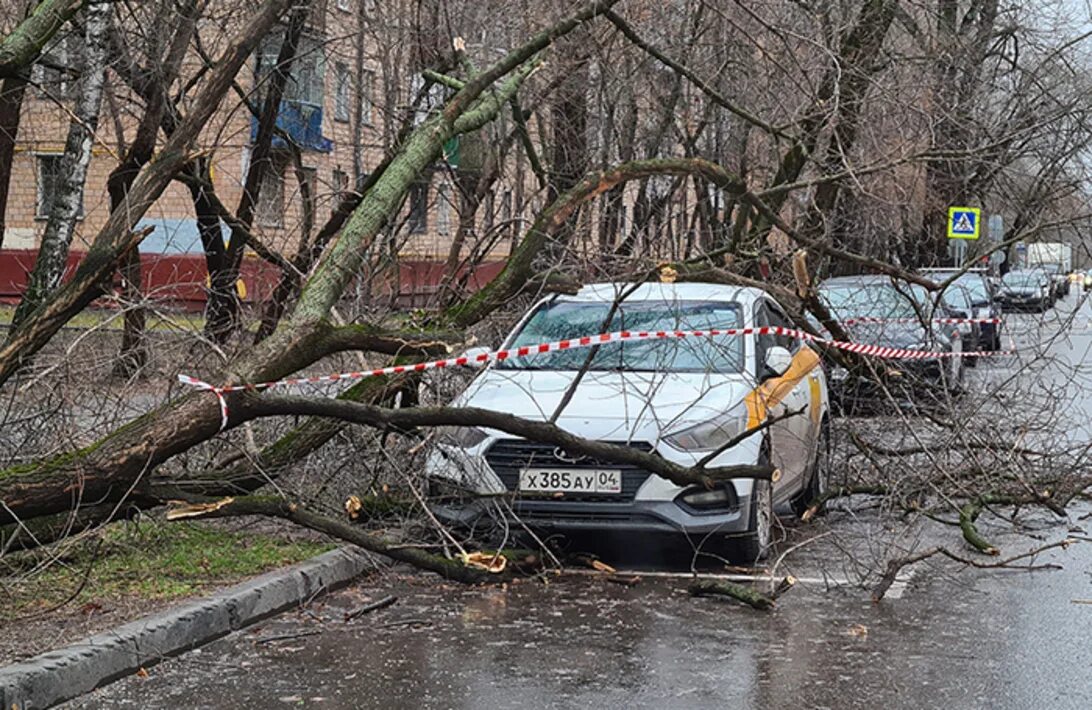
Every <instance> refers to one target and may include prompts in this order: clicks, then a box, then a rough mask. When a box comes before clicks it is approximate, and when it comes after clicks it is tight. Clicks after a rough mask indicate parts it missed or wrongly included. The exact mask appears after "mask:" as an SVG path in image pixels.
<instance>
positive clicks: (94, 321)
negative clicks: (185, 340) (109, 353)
mask: <svg viewBox="0 0 1092 710" xmlns="http://www.w3.org/2000/svg"><path fill="white" fill-rule="evenodd" d="M14 317H15V306H11V305H0V326H2V325H11V321H12V318H14ZM66 325H67V326H69V327H73V328H101V329H103V330H121V329H122V328H123V326H124V316H123V313H122V311H118V310H111V309H103V308H88V309H87V310H83V311H80V312H79V313H77V314H76V315H74V316H73V317H72V319H71V320H69V321H68V323H66ZM204 327H205V317H204V315H202V314H200V313H186V312H178V313H162V314H159V313H149V314H148V323H147V328H148V330H151V331H192V332H198V333H199V332H201V331H202V330H203V329H204Z"/></svg>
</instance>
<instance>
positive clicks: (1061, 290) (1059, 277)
mask: <svg viewBox="0 0 1092 710" xmlns="http://www.w3.org/2000/svg"><path fill="white" fill-rule="evenodd" d="M1032 269H1033V270H1037V271H1042V272H1044V273H1045V274H1046V275H1047V276H1048V277H1049V278H1050V285H1051V289H1052V290H1053V292H1054V295H1053V299H1054V300H1055V301H1057V300H1058V299H1059V298H1067V297H1068V296H1069V274H1067V273H1065V272H1064V271H1062V265H1061V264H1047V263H1044V264H1036V265H1035V266H1033V267H1032Z"/></svg>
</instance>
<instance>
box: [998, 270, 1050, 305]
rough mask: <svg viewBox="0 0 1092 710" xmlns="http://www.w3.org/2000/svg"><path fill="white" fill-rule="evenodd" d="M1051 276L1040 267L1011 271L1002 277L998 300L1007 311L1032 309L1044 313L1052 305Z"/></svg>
mask: <svg viewBox="0 0 1092 710" xmlns="http://www.w3.org/2000/svg"><path fill="white" fill-rule="evenodd" d="M1050 291H1051V288H1050V277H1049V276H1047V275H1046V273H1045V272H1043V271H1042V270H1039V269H1027V270H1023V269H1022V270H1018V271H1010V272H1009V273H1007V274H1005V275H1004V276H1003V277H1002V278H1001V292H1000V293H998V294H997V300H998V301H1000V302H1001V307H1002V308H1003V309H1004V310H1006V311H1017V310H1032V311H1037V312H1039V313H1042V312H1043V311H1045V310H1046V309H1048V308H1050V306H1051V302H1052V301H1051V296H1050Z"/></svg>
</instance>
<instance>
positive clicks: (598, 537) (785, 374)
mask: <svg viewBox="0 0 1092 710" xmlns="http://www.w3.org/2000/svg"><path fill="white" fill-rule="evenodd" d="M623 295H624V298H623V299H622V300H621V301H620V303H618V304H617V308H616V309H614V307H615V305H616V302H617V301H619V299H620V298H621V297H622V296H623ZM612 309H614V313H613V315H612ZM762 325H785V326H787V325H789V319H788V318H787V316H786V315H785V312H784V310H783V309H782V308H781V306H780V305H778V304H777V303H776V302H775V301H774V300H773V299H772V298H771V297H770V296H769V294H767V293H765V292H763V291H761V290H758V289H753V288H737V287H731V286H722V285H710V284H696V283H695V284H659V283H657V284H644V285H639V286H633V285H627V284H597V285H590V286H586V287H584V288H582V289H581V290H580V291H579V293H577V294H576V295H573V296H551V297H549V298H546V299H544V300H542V301H540V302H539V303H537V304H536V305H535V306H534V307H533V308H532V309H531V310H530V312H529V313H528V314H526V315H525V316H524V318H523V319H522V320H521V321H520V323H519V324H518V325H517V326H516V328H515V330H514V332H513V333H512V334H511V335H510V336H509V337H508V338H507V340H506V341H505V343H504V345H503V347H504V348H512V347H518V346H524V345H537V344H539V343H543V342H551V341H557V340H559V339H564V338H575V337H579V336H585V335H590V334H596V333H600V332H605V331H618V330H623V329H624V330H630V331H634V330H641V331H658V330H672V331H674V330H708V329H710V328H718V329H726V328H742V327H746V326H762ZM589 353H590V351H589V350H587V349H581V350H564V351H559V352H548V353H540V354H534V355H531V356H528V357H524V358H520V359H509V360H505V361H503V362H497V363H494V364H492V365H490V366H489V367H487V368H486V369H485V370H484V371H483V372H482V373H481V374H480V375H479V376H478V377H477V378H476V379H475V380H474V381H473V382H472V383H471V384H470V386H469V388H468V389H467V390H466V391H465V392H463V393H462V394H461V395H460V396H459V397H457V398H456V399H455V401H454V402H453V405H454V406H466V407H480V408H484V409H490V410H495V411H502V412H508V413H511V414H515V415H518V416H520V417H525V418H529V419H535V420H540V421H541V420H549V419H550V418H551V417H552V416H553V415H554V413H555V410H557V409H558V407H559V403H561V402H562V401H563V398H565V397H566V396H568V395H569V394H571V400H569V401H568V403H567V404H566V405H565V406H564V407H563V408H562V410H561V412H560V414H559V415H558V416H557V418H556V423H557V425H558V426H560V427H561V428H563V429H565V430H567V431H570V432H572V433H573V434H577V435H579V436H581V437H585V438H588V439H594V440H599V441H607V442H614V443H617V444H621V445H624V446H631V447H635V448H638V449H640V450H642V451H646V452H650V453H653V454H655V455H656V456H661V457H663V458H665V459H667V460H669V461H672V462H674V463H676V464H679V465H681V466H688V467H689V466H694V465H695V464H697V463H698V462H699V461H701V460H702V459H704V458H706V457H710V456H711V460H710V461H709V462H708V466H709V467H715V466H729V465H738V464H746V465H753V464H762V463H766V462H770V463H772V464H773V465H774V466H776V467H777V468H778V469H779V470H780V472H781V474H782V475H781V478H780V479H779V480H777V481H776V482H774V483H772V484H771V483H770V482H768V481H765V480H752V479H736V480H732V481H726V482H724V483H723V484H721V485H719V486H718V487H716V488H714V489H712V490H708V489H705V488H702V487H697V486H686V487H684V486H679V485H676V484H675V483H672V482H671V481H668V480H667V479H664V478H661V477H660V476H657V475H654V474H650V473H649V472H648V471H645V470H642V469H641V468H638V467H636V466H631V465H625V464H617V463H613V462H611V461H608V460H597V459H594V458H592V457H589V456H586V455H583V454H581V453H579V452H570V451H565V450H563V449H561V448H559V447H556V446H553V445H550V444H543V443H537V442H533V441H527V440H523V439H518V438H514V437H512V436H511V435H508V434H505V433H503V432H500V431H493V430H488V429H478V428H474V427H463V428H457V429H455V430H454V431H449V432H447V434H446V435H445V436H444V437H443V438H442V443H440V444H438V445H437V447H436V448H435V450H434V451H433V452H432V454H431V455H430V457H429V459H428V462H427V473H428V475H429V477H430V483H431V486H430V490H432V492H433V493H434V494H435V493H440V494H441V495H442V494H443V493H445V492H446V493H452V492H455V493H456V494H458V493H462V494H464V495H462V496H459V497H458V500H457V502H451V499H450V498H449V499H448V501H447V502H438V503H436V504H435V506H434V511H435V512H436V513H437V514H438V515H439V516H440V517H441V518H442V519H445V520H446V521H448V522H460V523H466V524H471V523H473V522H474V521H476V520H477V521H480V519H481V517H482V516H483V515H485V514H486V513H487V512H488V511H490V510H494V511H495V510H496V509H497V507H498V506H496V498H497V497H498V496H499V497H500V498H502V499H510V500H511V501H512V505H511V508H510V513H511V514H514V515H515V516H518V517H519V519H520V520H521V521H522V522H523V523H524V524H526V525H527V526H529V528H530V529H531V530H533V531H535V532H536V533H538V534H539V535H541V536H548V537H550V538H552V539H557V538H562V539H568V540H577V539H581V540H587V539H589V538H591V539H592V540H593V541H597V542H601V541H605V540H607V539H608V538H610V539H613V540H614V541H621V542H622V543H623V544H625V545H629V546H633V545H635V544H638V540H642V541H645V542H647V541H648V540H649V539H652V540H653V541H655V542H667V541H674V542H678V541H680V540H687V539H688V540H689V543H690V544H691V545H694V546H698V545H701V546H702V547H703V549H709V548H715V549H717V551H718V553H719V554H727V555H729V556H732V557H734V558H735V559H738V560H749V561H753V560H754V559H756V558H759V557H761V556H762V555H763V554H764V552H765V550H766V548H767V546H768V545H769V544H770V541H771V536H772V523H773V521H774V520H775V518H774V513H773V511H774V506H775V505H777V504H781V503H791V504H792V505H793V506H794V508H795V509H796V511H797V512H803V511H804V510H805V509H806V507H807V504H808V503H809V502H810V501H812V500H813V499H814V497H815V496H816V495H817V494H818V493H819V491H820V489H821V488H822V486H823V485H824V483H823V481H824V478H825V476H826V474H827V471H828V467H827V466H826V460H827V452H828V431H829V427H828V421H827V417H828V412H829V406H828V400H827V385H826V380H825V377H824V374H823V370H822V367H820V366H819V356H818V355H817V354H816V352H815V351H814V350H813V349H812V348H811V347H810V346H809V345H807V344H806V343H804V342H801V341H800V340H799V339H796V338H793V337H789V336H774V335H764V336H748V337H743V336H719V337H687V338H681V339H662V340H647V341H636V342H635V341H628V342H613V343H609V344H606V345H602V346H600V347H599V348H598V351H597V352H595V354H594V357H593V358H592V359H591V362H590V365H589V366H588V367H587V371H586V372H585V373H584V374H583V375H581V374H580V371H581V369H582V367H583V366H584V365H585V364H586V362H587V359H588V357H589ZM570 390H571V393H570ZM786 411H791V412H794V413H795V414H794V415H793V416H788V417H786V418H784V419H778V420H777V421H776V423H774V424H773V425H772V426H770V427H768V428H765V429H762V430H761V431H756V433H755V434H753V435H752V436H749V437H746V438H743V439H742V440H741V441H739V443H737V444H735V445H733V446H731V447H730V448H727V449H726V450H724V451H719V449H720V448H722V447H723V445H724V444H725V443H726V442H728V441H729V440H731V439H733V438H734V437H737V436H739V435H740V434H742V433H744V432H746V431H747V430H748V429H753V428H756V427H759V425H760V424H762V422H763V421H765V420H766V418H767V417H771V416H778V415H780V414H783V413H785V412H786ZM465 494H469V496H467V495H465Z"/></svg>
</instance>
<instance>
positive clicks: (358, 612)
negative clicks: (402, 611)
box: [345, 596, 398, 621]
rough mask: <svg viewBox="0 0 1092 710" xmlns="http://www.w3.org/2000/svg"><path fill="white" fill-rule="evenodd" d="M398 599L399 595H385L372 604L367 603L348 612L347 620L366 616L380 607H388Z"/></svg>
mask: <svg viewBox="0 0 1092 710" xmlns="http://www.w3.org/2000/svg"><path fill="white" fill-rule="evenodd" d="M396 601H398V597H395V596H389V597H383V598H382V599H380V600H378V601H374V602H372V603H371V604H365V605H364V606H362V607H360V608H358V609H353V610H352V611H350V612H347V613H346V614H345V620H346V621H352V620H353V619H355V618H357V617H359V616H364V615H365V614H370V613H371V612H373V611H379V610H380V609H386V608H387V607H389V606H390V605H391V604H394V603H395V602H396Z"/></svg>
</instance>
